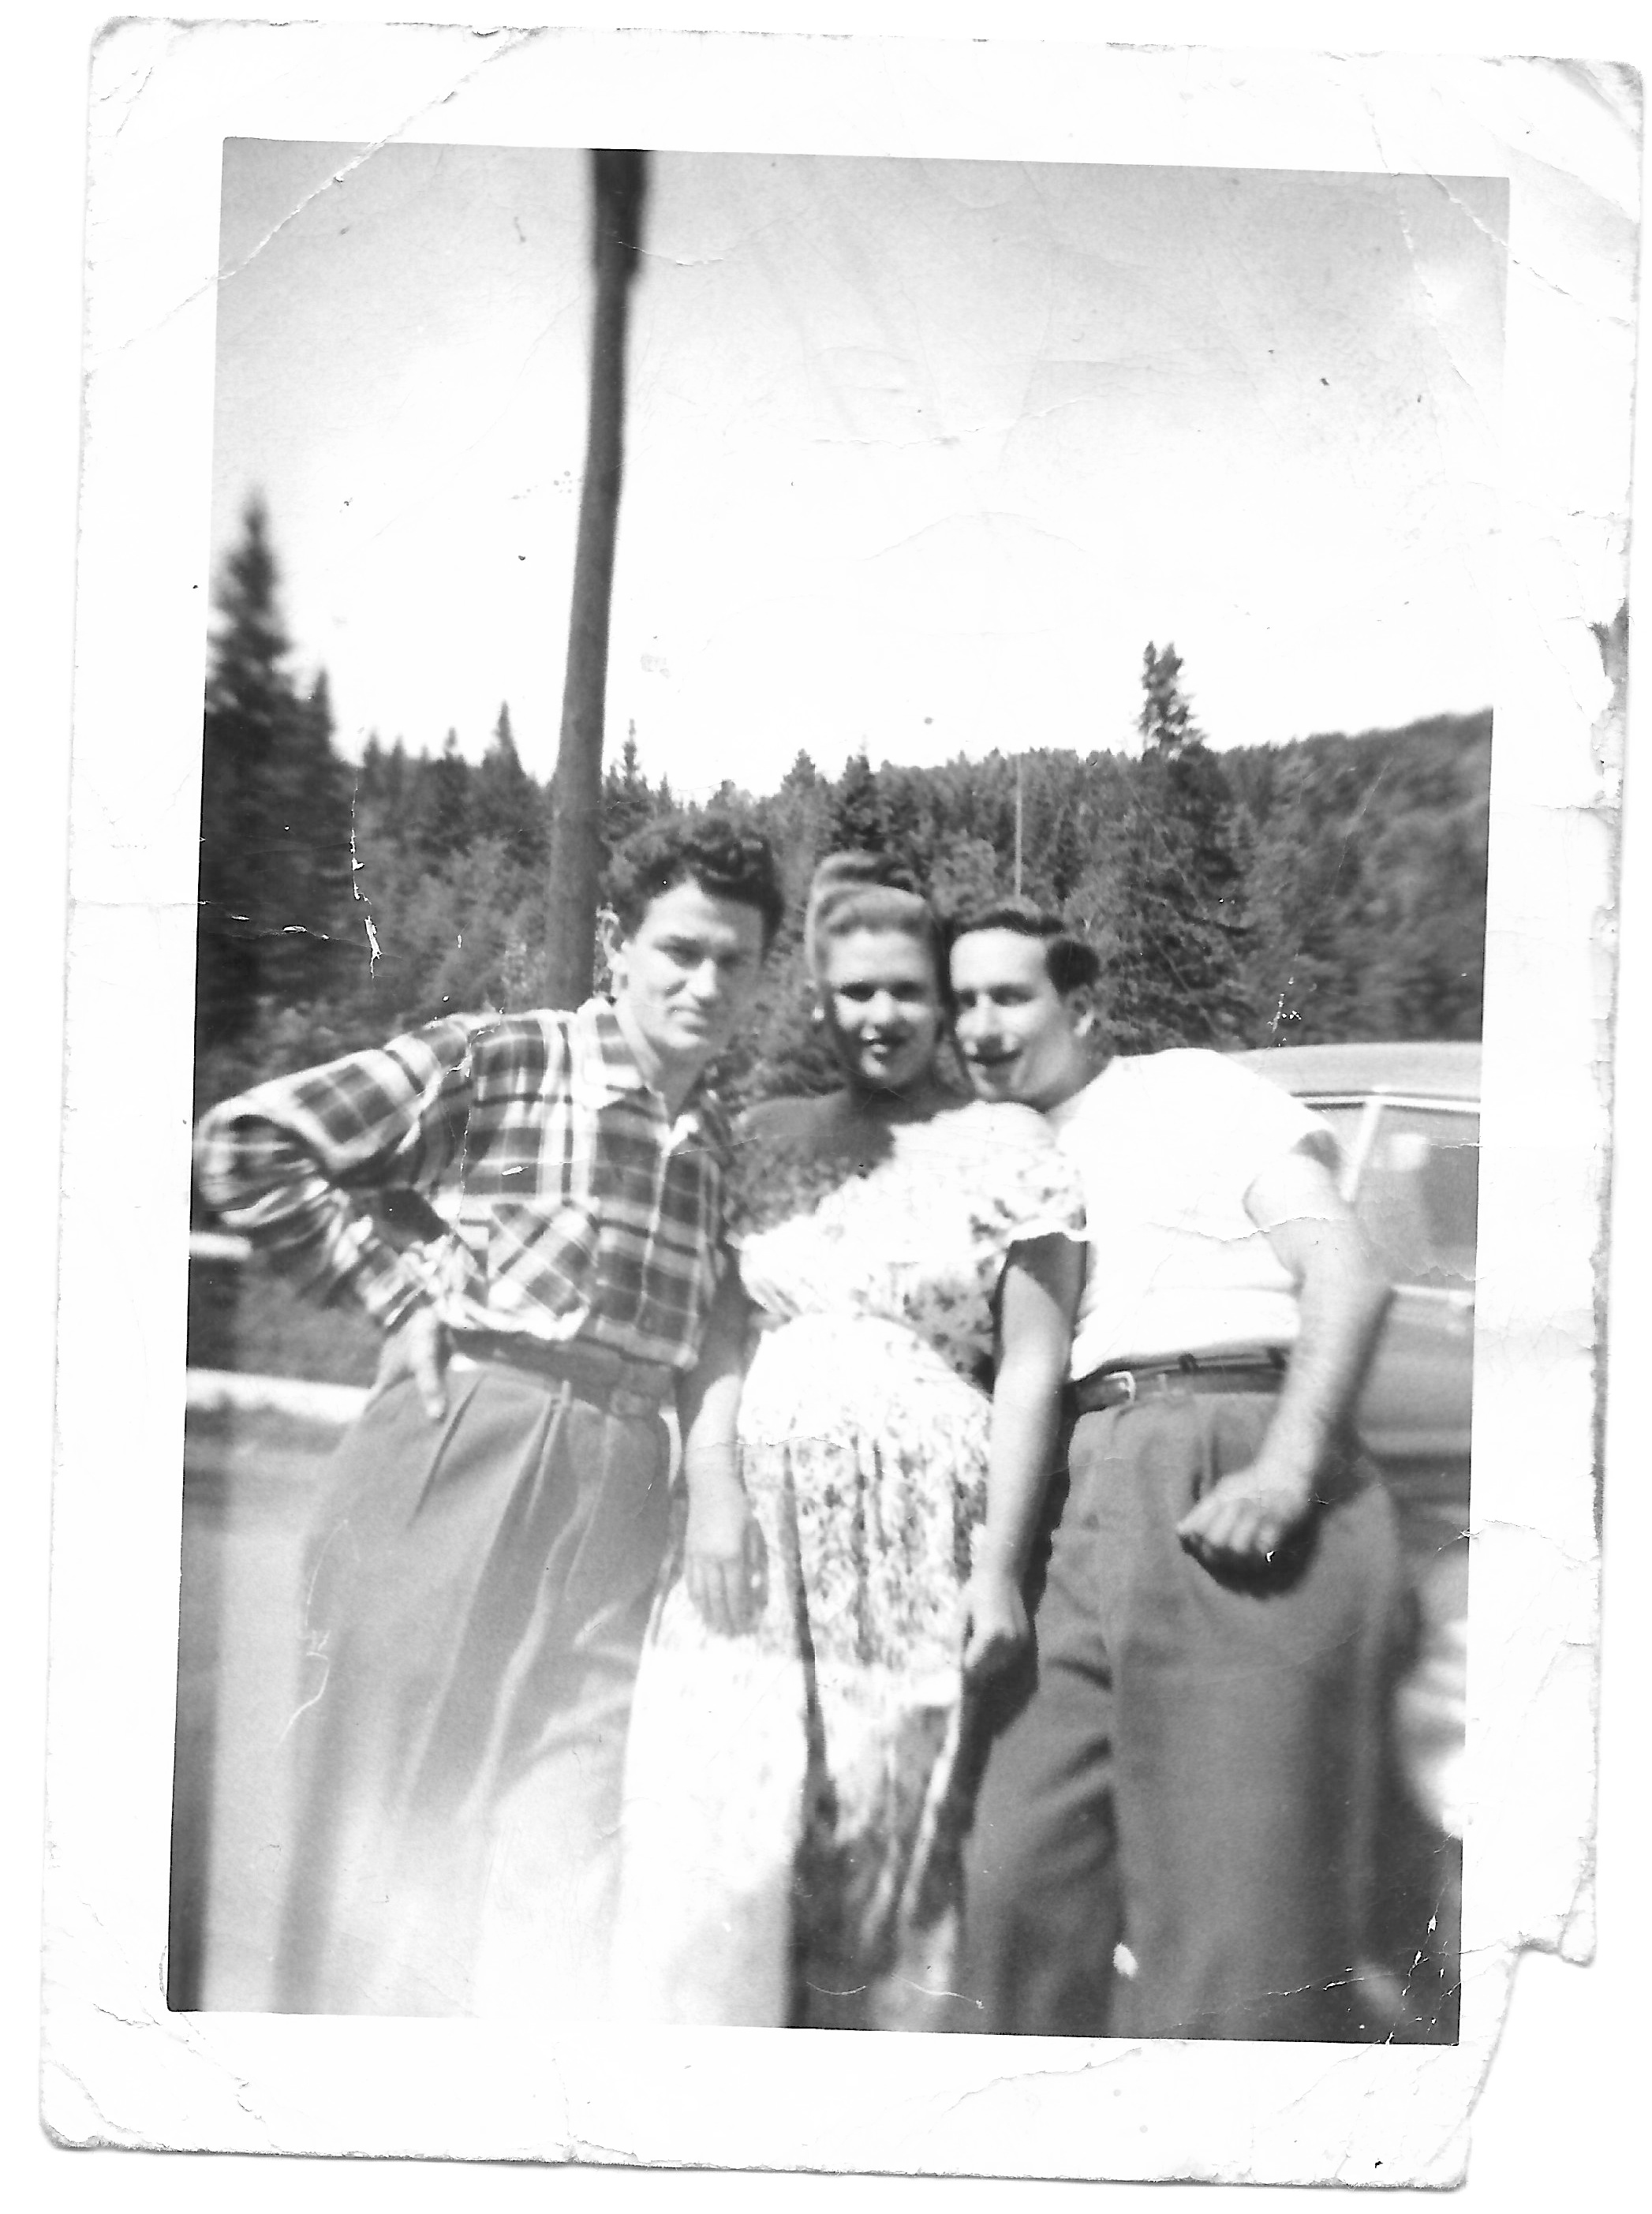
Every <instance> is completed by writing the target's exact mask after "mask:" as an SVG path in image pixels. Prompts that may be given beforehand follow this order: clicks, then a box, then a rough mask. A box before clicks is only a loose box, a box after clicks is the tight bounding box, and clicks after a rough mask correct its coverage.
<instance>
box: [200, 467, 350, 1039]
mask: <svg viewBox="0 0 1652 2214" xmlns="http://www.w3.org/2000/svg"><path fill="white" fill-rule="evenodd" d="M218 608H219V615H220V622H219V626H218V629H217V634H216V636H215V638H214V640H213V646H212V654H211V663H210V665H209V669H208V674H207V684H206V706H205V717H204V719H203V728H202V751H201V864H200V878H199V952H198V959H197V969H196V1037H197V1046H198V1055H199V1053H202V1052H205V1053H206V1054H208V1055H211V1054H212V1053H213V1052H214V1051H215V1050H219V1051H220V1064H219V1065H221V1066H222V1067H224V1068H228V1067H230V1066H231V1062H229V1061H223V1060H222V1052H221V1049H229V1048H231V1047H233V1046H234V1045H235V1043H236V1041H238V1040H242V1039H243V1038H244V1037H246V1036H247V1034H248V1031H250V1030H251V1028H252V1026H253V1024H254V1021H255V1019H256V1018H257V1016H258V1011H259V1008H260V1003H261V1002H262V1001H263V1000H266V998H269V997H271V996H272V995H274V996H278V997H279V998H280V999H281V1000H284V1001H286V1002H288V1003H291V1004H297V1003H299V1002H303V1001H305V1000H309V999H313V998H314V997H315V994H317V993H319V992H321V991H323V990H324V989H326V988H327V983H328V981H329V976H330V974H331V971H332V969H333V963H334V960H335V957H336V944H335V941H336V939H337V936H338V933H340V931H341V930H342V929H343V928H344V927H345V926H346V922H347V920H348V915H349V908H350V799H349V786H348V782H347V780H346V776H345V774H344V771H343V768H342V764H341V763H340V761H339V759H338V757H337V755H335V753H334V752H333V717H332V710H331V706H330V703H329V700H328V697H327V680H326V677H325V676H318V677H317V678H316V680H315V683H314V685H313V687H312V688H311V690H310V691H309V694H308V695H305V694H301V693H300V692H299V690H298V688H297V685H296V684H295V682H294V681H293V678H292V676H291V673H290V670H289V669H288V666H287V664H288V660H289V657H290V654H291V647H290V645H289V642H288V639H287V636H286V633H285V630H284V628H283V627H282V623H281V620H280V615H279V610H278V570H277V566H276V561H275V556H274V553H273V550H272V547H271V544H270V535H269V517H268V514H267V511H266V508H265V506H264V505H263V502H262V501H261V500H260V499H258V498H254V499H253V500H252V501H250V502H249V503H248V507H247V510H246V513H245V516H244V518H243V523H242V540H241V542H240V543H239V544H238V545H237V546H236V547H235V548H234V550H233V551H232V552H231V553H230V554H229V558H228V560H226V561H225V563H224V566H223V576H222V579H221V582H220V586H219V595H218ZM203 1073H204V1072H203V1069H202V1067H201V1065H200V1063H199V1060H198V1067H197V1078H198V1081H200V1080H201V1079H202V1078H203Z"/></svg>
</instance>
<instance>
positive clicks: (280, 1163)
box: [198, 1106, 423, 1330]
mask: <svg viewBox="0 0 1652 2214" xmlns="http://www.w3.org/2000/svg"><path fill="white" fill-rule="evenodd" d="M198 1158H199V1160H200V1163H201V1167H200V1170H199V1178H198V1180H199V1183H200V1187H201V1192H202V1196H203V1197H204V1198H205V1200H206V1201H207V1203H208V1204H209V1205H210V1206H211V1208H213V1210H214V1212H215V1213H216V1214H217V1215H218V1217H219V1219H220V1220H222V1221H223V1223H224V1224H225V1225H226V1226H228V1227H229V1228H230V1229H232V1230H237V1231H240V1232H242V1235H243V1236H245V1237H247V1238H249V1239H250V1240H251V1241H252V1243H253V1245H254V1246H255V1247H256V1248H257V1249H258V1251H260V1253H262V1254H263V1255H265V1256H266V1258H267V1259H268V1260H269V1262H270V1263H271V1264H272V1266H273V1267H274V1268H276V1269H278V1270H279V1271H280V1273H281V1274H282V1275H284V1276H286V1277H288V1278H289V1279H290V1280H291V1281H292V1282H293V1283H294V1285H295V1286H296V1287H297V1289H298V1290H299V1291H301V1292H303V1294H306V1295H307V1296H309V1298H311V1299H314V1300H318V1301H328V1300H338V1299H340V1298H344V1299H346V1300H353V1301H354V1302H355V1303H356V1304H358V1306H361V1307H363V1308H364V1310H365V1311H366V1312H367V1313H368V1314H370V1316H371V1317H372V1318H373V1319H374V1320H375V1321H376V1322H377V1323H379V1324H380V1325H381V1326H382V1327H383V1328H385V1329H387V1330H388V1329H391V1328H393V1327H394V1326H395V1324H396V1323H397V1322H399V1321H400V1320H401V1319H402V1318H403V1317H404V1316H405V1315H406V1314H407V1313H408V1312H410V1311H411V1309H412V1308H413V1306H416V1305H417V1304H418V1303H419V1300H421V1299H422V1297H423V1288H422V1287H421V1284H420V1282H419V1277H418V1276H417V1275H416V1273H415V1272H414V1271H413V1269H411V1268H409V1267H408V1265H407V1263H406V1262H405V1261H404V1260H403V1259H402V1257H401V1254H400V1253H398V1252H397V1251H396V1249H395V1246H393V1245H391V1244H390V1243H389V1240H388V1239H387V1238H384V1237H383V1236H382V1233H381V1232H380V1231H379V1230H378V1228H377V1226H376V1224H375V1223H374V1220H373V1218H372V1216H371V1215H370V1214H369V1213H368V1212H367V1210H366V1208H364V1206H363V1205H362V1204H361V1203H360V1202H359V1201H358V1200H357V1199H356V1198H355V1197H354V1196H352V1195H351V1194H348V1193H346V1192H343V1191H341V1190H339V1189H338V1188H337V1186H336V1185H334V1184H333V1183H330V1182H329V1180H328V1179H327V1177H326V1176H325V1175H324V1174H323V1173H322V1171H321V1169H320V1168H319V1167H318V1165H317V1164H316V1163H315V1160H314V1159H312V1158H311V1157H310V1155H309V1153H307V1152H306V1151H305V1149H304V1148H303V1146H302V1145H300V1144H299V1143H298V1141H296V1140H295V1139H294V1138H292V1137H291V1135H290V1134H289V1133H288V1132H286V1131H285V1130H283V1129H281V1128H279V1126H278V1125H277V1124H274V1123H272V1122H264V1121H261V1120H260V1119H259V1118H258V1117H256V1116H253V1115H250V1114H246V1113H236V1112H235V1110H234V1108H233V1106H232V1107H231V1108H229V1109H224V1110H216V1112H215V1114H213V1115H211V1116H207V1117H206V1118H205V1121H204V1122H203V1124H202V1130H201V1137H200V1141H199V1154H198Z"/></svg>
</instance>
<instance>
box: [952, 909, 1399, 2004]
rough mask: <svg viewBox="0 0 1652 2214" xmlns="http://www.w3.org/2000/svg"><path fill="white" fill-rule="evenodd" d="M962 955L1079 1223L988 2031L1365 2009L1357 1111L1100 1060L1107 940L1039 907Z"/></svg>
mask: <svg viewBox="0 0 1652 2214" xmlns="http://www.w3.org/2000/svg"><path fill="white" fill-rule="evenodd" d="M951 973H952V986H953V991H954V994H955V995H956V999H957V1004H958V1043H959V1046H960V1048H961V1049H962V1052H963V1055H964V1060H965V1061H966V1063H967V1064H968V1067H969V1069H970V1077H971V1080H972V1082H973V1084H974V1086H975V1088H976V1091H977V1092H979V1093H980V1095H981V1096H982V1098H988V1099H1013V1100H1017V1101H1020V1102H1023V1103H1025V1104H1029V1105H1031V1106H1034V1107H1037V1108H1038V1109H1039V1110H1042V1111H1043V1113H1045V1114H1046V1115H1047V1116H1049V1119H1050V1121H1051V1122H1053V1123H1054V1124H1055V1126H1056V1128H1058V1129H1059V1131H1060V1133H1061V1136H1062V1143H1063V1144H1064V1145H1065V1146H1066V1147H1068V1149H1069V1151H1070V1152H1071V1153H1072V1154H1073V1157H1074V1160H1075V1161H1076V1162H1077V1164H1078V1165H1079V1168H1080V1172H1081V1174H1082V1177H1083V1178H1084V1183H1085V1191H1086V1210H1087V1214H1088V1218H1089V1259H1088V1271H1087V1281H1086V1289H1085V1293H1084V1297H1083V1300H1082V1301H1081V1304H1080V1312H1079V1319H1078V1323H1077V1326H1076V1330H1075V1335H1074V1347H1073V1360H1072V1369H1071V1375H1072V1385H1071V1387H1070V1396H1071V1401H1072V1405H1071V1409H1070V1415H1071V1431H1070V1437H1069V1440H1068V1452H1067V1457H1066V1468H1065V1470H1064V1471H1063V1472H1062V1477H1059V1478H1058V1480H1057V1482H1056V1483H1055V1486H1054V1487H1053V1495H1052V1502H1051V1508H1050V1512H1049V1516H1048V1518H1047V1527H1046V1532H1045V1537H1044V1541H1043V1544H1042V1545H1041V1547H1040V1550H1039V1551H1038V1552H1037V1556H1036V1557H1034V1558H1033V1559H1032V1560H1031V1561H1030V1562H1029V1563H1027V1564H1026V1569H1027V1575H1028V1590H1029V1602H1030V1605H1031V1612H1032V1619H1033V1630H1034V1636H1033V1645H1032V1649H1031V1652H1030V1654H1029V1655H1028V1656H1027V1658H1026V1660H1025V1663H1024V1664H1022V1665H1021V1666H1020V1667H1018V1669H1017V1670H1016V1672H1015V1673H1014V1674H1013V1676H1012V1677H1011V1678H1010V1679H1007V1680H1006V1682H1005V1683H1004V1684H1003V1685H1002V1686H1001V1687H1000V1689H999V1690H998V1691H996V1692H995V1693H994V1696H993V1698H992V1702H991V1707H990V1710H989V1712H988V1716H986V1722H987V1724H988V1728H989V1730H990V1732H991V1735H990V1740H989V1745H988V1752H987V1756H986V1765H985V1770H984V1773H983V1776H982V1786H981V1791H980V1795H979V1798H978V1801H977V1803H976V1813H975V1819H974V1824H973V1827H972V1830H971V1833H970V1838H969V1841H968V1844H967V1846H966V1853H965V1866H964V1924H965V1930H964V1954H963V1960H962V1962H961V1965H960V1968H959V1972H958V1978H957V1983H958V1989H959V1991H960V1992H961V1993H962V1994H963V1995H964V1997H965V1998H967V1999H969V2000H972V2001H974V2002H976V2003H977V2006H978V2015H977V2016H976V2020H975V2021H974V2022H973V2023H972V2026H973V2027H979V2028H981V2029H982V2030H988V2031H999V2032H1020V2033H1024V2034H1043V2035H1051V2034H1073V2035H1088V2036H1099V2035H1110V2034H1111V2035H1115V2036H1117V2035H1135V2036H1166V2037H1251V2038H1308V2039H1345V2038H1350V2037H1355V2036H1358V2035H1359V2034H1361V2032H1360V2027H1359V2023H1358V2018H1357V2009H1356V2007H1355V2004H1354V2003H1353V1995H1354V1992H1355V1972H1356V1966H1357V1962H1358V1960H1359V1954H1360V1949H1361V1930H1362V1924H1363V1918H1364V1908H1365V1892H1366V1886H1367V1876H1368V1858H1369V1848H1370V1837H1371V1829H1372V1820H1373V1815H1374V1800H1375V1795H1376V1789H1377V1781H1378V1776H1379V1771H1380V1759H1381V1752H1382V1739H1383V1728H1384V1716H1385V1712H1386V1692H1387V1685H1388V1680H1389V1675H1390V1671H1391V1667H1392V1650H1393V1631H1394V1624H1395V1621H1396V1617H1397V1612H1398V1601H1399V1593H1400V1570H1399V1557H1398V1544H1397V1541H1396V1537H1395V1532H1394V1524H1393V1516H1392V1508H1391V1506H1390V1502H1389V1501H1388V1499H1387V1497H1386V1494H1385V1492H1384V1491H1383V1489H1382V1487H1381V1485H1380V1483H1379V1482H1378V1481H1377V1480H1376V1478H1375V1477H1374V1471H1372V1469H1371V1467H1370V1465H1369V1464H1368V1463H1367V1461H1366V1459H1364V1457H1363V1456H1362V1455H1361V1452H1360V1450H1359V1447H1358V1445H1357V1443H1356V1440H1355V1435H1354V1432H1353V1428H1352V1422H1351V1412H1352V1409H1353V1404H1354V1401H1355V1396H1356V1393H1357V1391H1358V1388H1359V1385H1360V1382H1361V1378H1362V1376H1363V1373H1364V1370H1365V1367H1366V1364H1367V1360H1368V1357H1369V1354H1370V1349H1371V1347H1372V1345H1373V1343H1374V1339H1375V1336H1376V1332H1377V1330H1378V1327H1379V1325H1380V1321H1381V1318H1382V1314H1383V1311H1384V1307H1385V1305H1386V1298H1387V1287H1386V1284H1385V1283H1384V1281H1383V1280H1382V1279H1381V1277H1380V1275H1379V1274H1378V1272H1377V1270H1376V1268H1375V1266H1374V1262H1373V1260H1372V1258H1371V1256H1370V1254H1369V1251H1368V1249H1367V1245H1366V1244H1365V1241H1364V1239H1363V1238H1362V1236H1361V1232H1359V1230H1358V1228H1357V1226H1356V1225H1355V1222H1354V1220H1353V1219H1352V1217H1351V1215H1350V1214H1349V1211H1348V1208H1347V1207H1346V1206H1345V1204H1344V1203H1343V1201H1342V1199H1341V1198H1340V1196H1338V1193H1337V1183H1336V1178H1335V1161H1336V1148H1335V1143H1334V1141H1333V1140H1332V1138H1331V1134H1330V1131H1329V1130H1328V1129H1327V1128H1326V1127H1325V1124H1324V1123H1323V1122H1320V1121H1319V1119H1318V1118H1317V1117H1315V1116H1312V1115H1311V1114H1309V1113H1308V1112H1307V1110H1306V1109H1304V1108H1303V1107H1302V1106H1300V1104H1298V1103H1297V1102H1296V1101H1295V1100H1294V1099H1292V1098H1290V1097H1289V1096H1288V1094H1287V1093H1285V1092H1282V1091H1281V1090H1279V1089H1278V1088H1277V1087H1276V1086H1273V1085H1271V1084H1270V1083H1268V1082H1267V1081H1266V1079H1263V1078H1260V1077H1257V1076H1256V1075H1254V1074H1253V1073H1251V1072H1250V1071H1248V1070H1245V1069H1244V1068H1241V1067H1239V1066H1238V1065H1237V1064H1236V1063H1234V1062H1233V1061H1228V1060H1227V1059H1225V1058H1224V1057H1223V1056H1222V1055H1220V1054H1216V1053H1209V1052H1204V1051H1196V1050H1178V1051H1172V1052H1166V1053H1156V1054H1148V1055H1140V1056H1135V1057H1130V1058H1123V1057H1119V1058H1114V1059H1111V1060H1106V1061H1104V1058H1103V1056H1102V1055H1100V1054H1099V1053H1098V1050H1097V1049H1096V1048H1095V1045H1094V1043H1093V1042H1092V1032H1093V1030H1094V1027H1095V1006H1094V987H1095V982H1096V977H1097V963H1096V957H1095V955H1094V953H1093V952H1092V951H1091V949H1090V948H1088V947H1087V946H1085V945H1082V944H1080V942H1079V941H1077V940H1075V939H1072V938H1070V937H1068V936H1066V935H1064V934H1063V933H1062V926H1061V924H1060V923H1059V921H1057V920H1055V919H1054V918H1051V917H1047V916H1043V915H1041V914H1038V912H1037V910H1036V909H1035V908H1031V907H1030V906H1027V905H1025V904H1024V903H1022V902H1006V903H1003V904H1001V905H1000V906H997V907H994V908H985V909H982V910H981V911H979V912H977V913H976V914H973V915H970V916H968V917H966V918H965V919H964V921H963V923H962V925H961V927H959V928H958V930H957V932H956V933H955V934H954V939H953V945H952V954H951ZM1116 1962H1117V1967H1116ZM1118 1969H1122V1970H1123V1973H1122V1974H1120V1973H1118V1972H1117V1970H1118Z"/></svg>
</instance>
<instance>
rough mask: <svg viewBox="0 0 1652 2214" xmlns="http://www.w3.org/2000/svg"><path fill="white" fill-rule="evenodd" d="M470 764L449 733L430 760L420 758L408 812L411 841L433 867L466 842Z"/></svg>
mask: <svg viewBox="0 0 1652 2214" xmlns="http://www.w3.org/2000/svg"><path fill="white" fill-rule="evenodd" d="M470 780H471V770H470V764H469V763H468V761H466V759H465V757H464V755H462V753H461V752H460V750H459V734H458V732H457V731H449V732H448V734H447V737H446V738H445V739H444V741H443V743H442V750H441V752H440V753H439V754H437V756H436V759H435V760H434V761H428V760H426V759H425V757H424V756H423V755H420V757H419V774H418V778H417V782H416V789H415V792H414V797H413V807H412V809H411V810H410V812H411V814H412V817H413V821H412V825H411V828H412V832H413V844H414V846H415V847H417V849H418V851H419V853H422V854H423V856H424V858H425V860H426V861H427V862H430V863H431V864H432V865H435V866H437V867H440V866H441V865H442V864H443V863H444V862H446V861H449V860H451V859H452V858H453V856H454V855H455V854H456V853H462V852H463V851H464V849H465V847H467V846H468V844H469V842H470V808H471V783H470Z"/></svg>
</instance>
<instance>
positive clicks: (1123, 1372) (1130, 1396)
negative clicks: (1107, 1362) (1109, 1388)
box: [1113, 1368, 1136, 1407]
mask: <svg viewBox="0 0 1652 2214" xmlns="http://www.w3.org/2000/svg"><path fill="white" fill-rule="evenodd" d="M1113 1381H1114V1382H1115V1383H1116V1384H1117V1385H1118V1387H1119V1389H1120V1390H1121V1391H1123V1394H1124V1404H1125V1405H1126V1406H1127V1407H1133V1406H1134V1405H1135V1400H1136V1389H1135V1369H1134V1368H1119V1369H1116V1370H1115V1371H1114V1374H1113Z"/></svg>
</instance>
